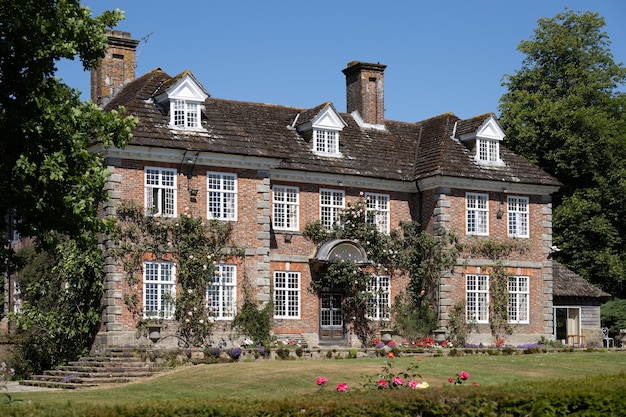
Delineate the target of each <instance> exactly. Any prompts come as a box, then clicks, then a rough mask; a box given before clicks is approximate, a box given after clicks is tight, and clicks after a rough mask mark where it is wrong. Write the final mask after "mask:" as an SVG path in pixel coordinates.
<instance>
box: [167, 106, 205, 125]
mask: <svg viewBox="0 0 626 417" xmlns="http://www.w3.org/2000/svg"><path fill="white" fill-rule="evenodd" d="M170 114H171V118H170V124H171V125H172V126H174V127H177V128H179V129H187V128H190V129H197V128H199V127H200V103H198V102H194V101H190V100H172V101H171V111H170Z"/></svg>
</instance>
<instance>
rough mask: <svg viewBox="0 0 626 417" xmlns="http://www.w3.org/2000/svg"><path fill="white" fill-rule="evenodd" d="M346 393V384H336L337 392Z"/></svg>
mask: <svg viewBox="0 0 626 417" xmlns="http://www.w3.org/2000/svg"><path fill="white" fill-rule="evenodd" d="M346 391H348V384H345V383H341V384H337V392H346Z"/></svg>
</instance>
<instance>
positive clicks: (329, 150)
mask: <svg viewBox="0 0 626 417" xmlns="http://www.w3.org/2000/svg"><path fill="white" fill-rule="evenodd" d="M313 152H315V153H316V154H318V155H332V156H338V155H340V153H339V132H338V131H337V130H331V129H320V128H314V129H313Z"/></svg>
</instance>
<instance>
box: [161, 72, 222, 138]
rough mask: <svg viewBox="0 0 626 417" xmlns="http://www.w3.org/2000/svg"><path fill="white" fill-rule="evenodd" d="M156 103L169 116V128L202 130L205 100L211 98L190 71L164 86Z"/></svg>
mask: <svg viewBox="0 0 626 417" xmlns="http://www.w3.org/2000/svg"><path fill="white" fill-rule="evenodd" d="M156 94H157V95H156V96H155V97H154V101H155V103H156V104H157V105H159V106H160V107H161V108H162V109H163V111H165V112H166V113H167V114H169V117H170V120H169V124H168V125H169V127H170V128H172V129H177V130H191V131H198V130H202V125H201V124H200V120H201V113H202V109H203V103H204V100H206V98H207V97H210V95H209V93H207V91H206V90H205V89H204V87H202V85H201V84H200V83H199V82H198V81H197V80H196V78H195V77H194V76H193V74H192V73H191V72H190V71H183V72H182V73H181V74H180V75H178V76H176V77H174V78H172V79H171V80H170V81H169V82H167V83H165V84H163V85H162V86H161V87H160V88H159V89H158V90H157V93H156Z"/></svg>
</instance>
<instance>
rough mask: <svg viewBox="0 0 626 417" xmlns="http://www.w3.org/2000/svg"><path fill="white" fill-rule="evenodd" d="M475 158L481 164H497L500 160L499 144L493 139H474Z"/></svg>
mask: <svg viewBox="0 0 626 417" xmlns="http://www.w3.org/2000/svg"><path fill="white" fill-rule="evenodd" d="M476 157H477V158H478V160H479V161H481V162H498V161H499V160H500V144H499V143H498V141H497V140H493V139H483V138H479V139H476Z"/></svg>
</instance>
